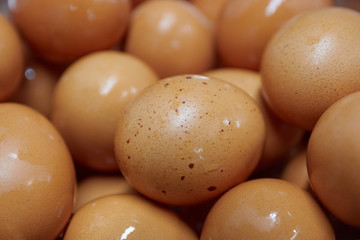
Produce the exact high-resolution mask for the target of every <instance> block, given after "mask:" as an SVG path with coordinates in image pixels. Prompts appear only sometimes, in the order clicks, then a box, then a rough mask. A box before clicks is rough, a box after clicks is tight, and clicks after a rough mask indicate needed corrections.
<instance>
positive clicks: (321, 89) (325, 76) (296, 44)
mask: <svg viewBox="0 0 360 240" xmlns="http://www.w3.org/2000/svg"><path fill="white" fill-rule="evenodd" d="M359 24H360V14H359V13H358V12H356V11H354V10H350V9H346V8H340V7H332V8H326V9H321V10H314V11H311V12H308V13H305V14H302V15H299V16H298V17H295V18H294V19H292V20H290V21H289V22H288V23H287V24H286V25H285V26H284V27H283V28H282V29H281V30H280V31H278V32H277V33H276V35H275V36H274V37H273V38H272V40H271V41H270V43H269V44H268V45H267V48H266V50H265V53H264V57H263V61H262V68H261V74H262V81H263V90H264V95H265V98H266V100H267V102H268V103H269V105H270V107H271V108H272V109H273V110H274V112H275V113H277V114H278V115H279V116H280V117H281V118H283V119H284V120H285V121H287V122H289V123H292V124H294V125H297V126H299V127H302V128H304V129H307V130H311V129H312V128H313V127H314V125H315V123H316V121H317V120H318V119H319V117H320V116H321V114H322V113H323V112H324V111H325V110H326V109H327V108H328V107H329V106H330V105H331V104H333V103H334V102H335V101H337V100H338V99H340V98H341V97H343V96H345V95H347V94H349V93H352V92H355V91H358V90H360V74H359V69H360V54H358V52H359V51H360V41H359V39H360V28H359Z"/></svg>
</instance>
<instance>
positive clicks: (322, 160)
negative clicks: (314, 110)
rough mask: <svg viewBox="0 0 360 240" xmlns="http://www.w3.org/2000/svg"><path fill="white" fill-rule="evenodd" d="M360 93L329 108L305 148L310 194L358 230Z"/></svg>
mask: <svg viewBox="0 0 360 240" xmlns="http://www.w3.org/2000/svg"><path fill="white" fill-rule="evenodd" d="M359 122H360V92H356V93H353V94H351V95H348V96H346V97H344V98H342V99H341V100H339V101H337V102H336V103H335V104H333V105H332V106H331V107H329V108H328V109H327V110H326V111H325V112H324V114H323V115H322V116H321V118H320V119H319V121H318V122H317V124H316V126H315V128H314V130H313V131H312V134H311V136H310V140H309V144H308V149H307V164H308V165H307V166H308V171H309V178H310V183H311V187H312V189H313V191H314V192H315V193H316V195H317V196H318V197H319V199H320V200H321V202H322V203H323V204H324V205H325V207H326V208H327V209H328V210H330V212H331V213H333V214H334V215H335V216H336V217H337V218H339V219H340V220H342V221H344V222H345V223H347V224H349V225H352V226H355V227H357V228H360V204H359V203H360V176H359V169H360V149H359V147H358V146H359V144H358V143H359V141H360V134H359V131H360V128H359Z"/></svg>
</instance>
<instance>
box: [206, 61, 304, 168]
mask: <svg viewBox="0 0 360 240" xmlns="http://www.w3.org/2000/svg"><path fill="white" fill-rule="evenodd" d="M204 75H207V76H212V77H216V78H219V79H222V80H224V81H227V82H229V83H232V84H234V85H235V86H237V87H239V88H241V89H242V90H244V91H245V92H247V93H248V94H249V95H251V96H252V97H253V98H254V100H255V101H256V103H257V104H258V105H259V107H260V109H261V110H262V112H263V116H264V119H265V124H266V139H265V146H264V151H263V154H262V156H261V159H260V162H259V164H258V166H257V170H258V171H264V170H267V169H268V168H269V167H271V166H273V165H275V164H277V163H279V162H280V161H282V160H283V159H284V158H285V156H286V155H287V154H288V153H289V152H290V151H291V149H292V148H294V147H295V146H297V145H298V144H299V143H300V142H301V140H302V138H303V135H304V131H303V130H302V129H300V128H297V127H294V126H292V125H290V124H288V123H286V122H284V121H282V120H281V119H280V118H279V117H278V116H277V115H276V114H274V113H273V112H272V111H271V109H269V107H268V106H267V105H266V103H265V101H264V99H263V98H262V96H261V88H262V86H261V85H262V84H261V76H260V74H259V73H258V72H254V71H250V70H246V69H240V68H217V69H213V70H210V71H207V72H205V73H204Z"/></svg>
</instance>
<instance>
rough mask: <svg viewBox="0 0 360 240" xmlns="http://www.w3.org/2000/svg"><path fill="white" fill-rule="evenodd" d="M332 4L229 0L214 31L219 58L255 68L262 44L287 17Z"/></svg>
mask: <svg viewBox="0 0 360 240" xmlns="http://www.w3.org/2000/svg"><path fill="white" fill-rule="evenodd" d="M332 5H333V2H332V0H301V1H299V0H280V1H279V0H229V1H227V2H226V3H225V6H224V7H223V10H222V11H221V14H220V18H219V25H218V31H217V38H218V41H217V43H218V44H217V46H218V50H219V55H220V59H221V60H222V62H223V64H224V65H225V66H230V67H241V68H247V69H252V70H257V69H259V67H260V62H261V57H262V54H263V51H264V48H265V46H266V45H267V43H268V42H269V40H270V38H271V37H272V36H273V35H274V33H275V32H276V31H277V30H278V29H279V28H280V27H281V26H282V25H283V24H284V23H285V22H286V21H287V20H289V19H290V18H292V17H293V16H295V15H297V14H299V13H301V12H305V11H308V10H311V9H317V8H321V7H328V6H332Z"/></svg>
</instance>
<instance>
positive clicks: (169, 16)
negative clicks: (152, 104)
mask: <svg viewBox="0 0 360 240" xmlns="http://www.w3.org/2000/svg"><path fill="white" fill-rule="evenodd" d="M125 51H126V52H128V53H130V54H133V55H135V56H137V57H139V58H140V59H142V60H144V61H145V62H146V63H148V64H149V65H150V66H151V67H152V68H153V69H154V70H155V71H156V72H157V73H158V75H159V76H160V78H164V77H169V76H174V75H178V74H194V73H201V72H203V71H206V70H208V69H210V68H211V67H212V65H213V63H214V59H215V49H214V35H213V28H212V25H211V23H210V21H209V20H208V19H207V18H206V16H205V15H204V14H203V13H202V12H201V11H200V10H198V9H197V8H196V7H195V6H193V5H192V4H191V3H189V2H186V1H166V0H153V1H146V2H144V3H142V4H141V5H139V6H138V7H137V8H136V9H135V10H134V11H133V12H132V14H131V17H130V23H129V28H128V35H127V39H126V43H125Z"/></svg>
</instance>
